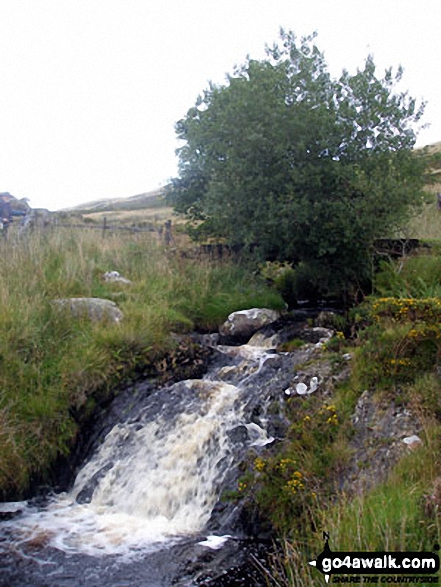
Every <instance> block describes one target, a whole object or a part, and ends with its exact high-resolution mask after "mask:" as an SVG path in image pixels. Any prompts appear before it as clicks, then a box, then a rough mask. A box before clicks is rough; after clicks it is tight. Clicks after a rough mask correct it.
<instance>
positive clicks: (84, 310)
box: [54, 298, 123, 322]
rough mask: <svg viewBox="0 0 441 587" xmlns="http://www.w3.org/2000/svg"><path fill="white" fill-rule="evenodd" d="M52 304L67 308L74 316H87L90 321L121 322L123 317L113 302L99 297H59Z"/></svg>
mask: <svg viewBox="0 0 441 587" xmlns="http://www.w3.org/2000/svg"><path fill="white" fill-rule="evenodd" d="M54 304H55V305H56V306H58V307H60V308H69V309H70V311H71V313H72V315H73V316H75V317H76V318H79V317H82V316H87V317H88V318H90V320H92V321H100V320H108V321H109V322H121V320H122V318H123V313H122V312H121V310H120V309H119V308H118V306H117V305H116V304H115V302H112V301H110V300H104V299H101V298H67V299H59V300H54Z"/></svg>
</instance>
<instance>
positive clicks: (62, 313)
mask: <svg viewBox="0 0 441 587" xmlns="http://www.w3.org/2000/svg"><path fill="white" fill-rule="evenodd" d="M0 249H1V250H0V494H3V496H5V495H7V494H9V495H16V496H17V495H20V493H21V492H23V491H25V490H26V489H27V488H28V487H29V483H30V480H31V479H32V477H33V476H35V475H44V473H45V472H47V470H48V469H49V468H50V466H51V465H52V464H53V462H54V461H55V459H56V458H57V457H58V456H59V455H60V454H68V453H69V451H70V450H71V448H72V445H73V443H74V442H75V437H76V434H77V432H78V414H79V413H83V412H84V411H87V410H92V409H93V406H94V404H95V402H96V401H99V398H102V397H103V396H104V397H105V396H106V394H109V393H111V391H112V390H113V389H114V388H115V385H116V384H117V383H118V381H120V380H121V379H122V378H124V377H128V376H129V375H131V374H133V373H134V372H136V371H139V370H144V371H146V372H150V373H152V372H155V370H156V371H158V370H160V369H161V368H162V367H161V365H162V364H163V362H164V357H165V356H167V354H173V353H174V352H177V351H176V345H177V343H176V342H175V341H174V339H173V337H171V336H170V333H171V332H181V333H185V332H187V331H189V330H192V329H194V328H199V329H205V330H210V329H215V328H217V327H218V325H219V324H220V323H221V322H222V321H223V320H224V319H225V318H226V317H227V315H228V314H229V313H230V312H232V311H234V310H238V309H243V308H246V307H251V306H254V305H261V306H271V307H279V308H280V307H281V306H282V304H283V302H282V300H281V298H280V297H279V296H278V294H276V293H274V292H272V291H270V290H269V289H268V288H267V286H265V285H264V284H263V283H262V282H259V281H257V280H256V278H253V276H252V275H250V274H249V273H247V271H246V270H245V269H244V268H238V267H233V266H231V265H229V264H228V263H219V264H213V263H207V262H201V261H200V260H198V261H194V260H183V259H181V258H180V257H179V256H178V255H174V254H172V253H171V252H170V251H168V250H165V249H164V248H163V247H161V246H159V245H158V244H157V243H155V242H153V241H152V240H151V239H150V238H149V235H148V234H139V235H136V236H134V235H127V234H124V233H123V234H113V235H106V238H104V239H103V238H102V236H101V234H100V233H99V232H96V231H70V230H67V229H58V230H56V229H55V230H53V231H47V232H45V233H35V234H32V235H30V236H29V238H27V239H24V240H20V241H14V240H13V239H11V240H9V241H8V242H2V243H0ZM109 270H116V271H119V272H120V273H121V274H122V275H123V276H125V277H127V278H128V279H130V280H131V282H132V283H131V284H122V285H121V284H110V283H106V282H105V281H104V280H103V277H102V276H103V274H104V273H105V272H106V271H109ZM67 297H104V298H107V299H111V300H114V301H115V302H116V303H117V304H118V306H119V307H120V309H121V310H122V312H123V314H124V319H123V320H122V322H121V323H118V324H113V323H107V322H98V323H93V322H91V321H90V320H88V319H87V318H76V319H75V318H73V317H72V316H71V315H70V313H69V312H68V311H67V310H63V309H60V308H59V307H57V306H56V305H54V304H53V300H54V299H58V298H67ZM172 363H173V362H172Z"/></svg>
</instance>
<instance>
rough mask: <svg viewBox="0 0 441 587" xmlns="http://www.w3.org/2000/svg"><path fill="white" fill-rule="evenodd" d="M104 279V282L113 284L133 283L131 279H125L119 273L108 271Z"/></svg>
mask: <svg viewBox="0 0 441 587" xmlns="http://www.w3.org/2000/svg"><path fill="white" fill-rule="evenodd" d="M103 277H104V281H108V282H111V283H127V284H130V283H132V282H131V281H130V279H126V278H125V277H123V276H122V275H120V274H119V273H118V271H107V272H106V273H104V275H103Z"/></svg>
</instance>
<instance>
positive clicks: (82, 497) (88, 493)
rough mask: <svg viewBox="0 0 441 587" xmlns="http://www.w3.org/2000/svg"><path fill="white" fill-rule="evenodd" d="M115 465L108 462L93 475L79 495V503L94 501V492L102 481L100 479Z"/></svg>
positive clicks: (77, 499)
mask: <svg viewBox="0 0 441 587" xmlns="http://www.w3.org/2000/svg"><path fill="white" fill-rule="evenodd" d="M112 467H113V463H108V464H107V465H106V466H105V467H103V468H102V469H100V470H99V471H97V472H96V473H95V475H93V476H92V477H91V479H90V481H88V482H87V485H86V486H85V487H84V488H83V489H82V490H81V491H80V493H79V494H78V495H77V498H76V502H77V503H90V502H91V501H92V497H93V493H94V491H95V489H96V487H97V485H98V483H99V482H100V480H101V479H102V478H103V477H104V476H105V475H106V473H107V471H110V469H111V468H112Z"/></svg>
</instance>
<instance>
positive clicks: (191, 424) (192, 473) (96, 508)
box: [7, 345, 271, 556]
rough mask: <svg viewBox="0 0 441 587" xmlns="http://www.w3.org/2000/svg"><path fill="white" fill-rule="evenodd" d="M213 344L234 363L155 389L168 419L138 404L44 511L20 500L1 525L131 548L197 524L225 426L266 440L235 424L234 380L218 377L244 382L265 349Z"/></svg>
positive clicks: (149, 545) (226, 443)
mask: <svg viewBox="0 0 441 587" xmlns="http://www.w3.org/2000/svg"><path fill="white" fill-rule="evenodd" d="M219 350H220V351H221V352H222V353H224V354H226V355H229V356H235V357H237V359H238V364H237V365H235V366H233V367H232V366H229V367H228V368H227V370H225V368H219V369H218V370H217V372H215V373H212V374H211V375H209V376H207V377H206V378H204V379H203V380H188V381H185V382H181V383H179V384H175V386H172V388H169V390H164V391H162V392H161V393H162V394H164V396H161V397H163V401H164V406H166V405H167V401H173V402H175V403H176V408H177V409H176V410H175V415H174V416H173V417H170V414H169V413H167V414H164V413H163V412H160V413H159V414H158V415H157V416H156V417H155V419H154V420H152V419H149V417H150V416H149V413H148V406H147V407H146V409H145V412H144V413H142V414H141V415H140V416H139V417H137V418H136V421H129V422H126V423H122V424H118V425H116V426H115V427H114V428H113V429H112V430H111V431H110V433H109V434H108V435H107V436H106V438H105V440H104V442H103V444H102V445H101V446H100V447H99V449H98V450H97V451H96V452H95V454H94V456H93V457H92V458H91V460H90V461H89V462H88V463H87V464H86V465H85V466H84V467H83V469H82V470H81V471H80V472H79V474H78V476H77V478H76V481H75V484H74V487H73V489H72V490H71V491H70V492H69V493H68V494H61V495H58V496H54V497H53V498H52V499H51V501H50V503H49V504H48V506H47V508H46V509H45V510H43V511H41V510H40V511H36V510H35V509H34V510H32V509H31V508H26V511H25V512H24V515H23V516H21V517H19V518H17V519H15V520H12V521H11V522H8V523H7V525H8V526H9V528H10V529H11V531H12V535H13V537H14V540H17V541H18V542H25V541H28V540H32V541H35V540H37V541H40V542H43V543H48V544H51V545H52V546H55V547H56V548H59V549H60V550H63V551H65V552H81V553H86V554H90V555H95V556H97V555H105V554H123V555H128V556H133V555H134V554H136V553H139V552H145V550H151V549H155V548H157V547H158V545H161V544H163V543H164V542H167V543H168V542H172V541H173V540H174V539H175V538H178V537H180V536H188V535H192V534H195V533H197V532H200V531H201V530H202V529H203V528H204V526H205V525H206V523H207V522H208V520H209V518H210V515H211V512H212V510H213V507H214V505H215V503H216V501H217V499H218V497H219V488H220V486H221V483H222V481H223V479H224V478H225V475H226V474H227V472H228V470H229V468H230V467H231V466H232V465H233V462H234V458H235V455H234V452H233V450H232V449H233V448H234V447H233V446H232V440H231V438H230V435H229V434H228V433H229V431H231V430H233V429H234V428H235V427H237V426H238V425H240V424H245V426H246V427H247V429H248V430H249V432H250V437H252V438H251V439H252V440H253V442H252V443H251V444H252V445H256V446H258V445H262V444H265V443H266V442H269V441H270V440H271V439H270V438H268V437H267V435H266V433H265V431H264V430H263V429H261V428H259V426H257V425H256V424H251V423H247V422H244V420H243V402H241V401H239V400H240V394H241V383H240V381H239V383H237V384H236V385H233V384H232V383H228V382H224V381H222V379H227V380H229V381H231V378H232V370H234V372H235V375H236V379H237V378H238V379H239V380H242V381H245V380H249V378H250V377H251V376H252V375H253V374H257V373H259V371H260V370H261V369H262V366H263V364H264V363H265V361H266V360H267V359H268V358H269V357H270V355H269V354H268V352H267V351H264V350H263V349H260V348H256V347H249V346H247V345H244V346H243V347H220V348H219ZM167 395H168V396H169V397H167ZM93 480H95V482H94V486H93V487H92V489H91V490H90V495H89V497H88V498H87V499H85V500H82V499H81V497H82V495H83V494H84V492H85V491H86V492H87V487H88V485H89V484H90V483H91V481H93ZM81 501H89V503H78V502H81Z"/></svg>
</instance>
